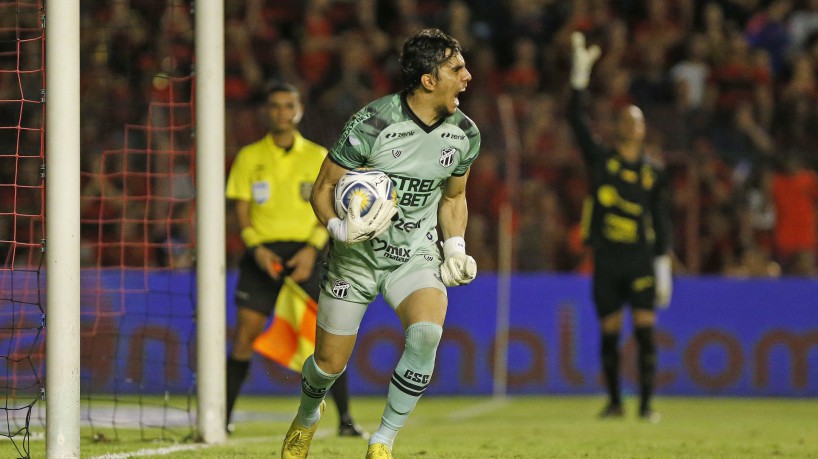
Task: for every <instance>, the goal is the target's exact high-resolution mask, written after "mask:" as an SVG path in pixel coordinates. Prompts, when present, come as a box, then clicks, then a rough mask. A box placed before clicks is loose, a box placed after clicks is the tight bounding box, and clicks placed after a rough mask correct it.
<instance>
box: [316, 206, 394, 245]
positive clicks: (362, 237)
mask: <svg viewBox="0 0 818 459" xmlns="http://www.w3.org/2000/svg"><path fill="white" fill-rule="evenodd" d="M362 202H363V199H362V198H361V197H360V196H353V197H352V199H350V200H349V207H348V208H347V216H346V218H344V219H343V220H341V219H340V218H331V219H330V221H329V223H328V224H327V231H329V234H330V236H332V237H333V238H334V239H336V240H338V241H341V242H346V243H347V244H352V243H355V242H363V241H368V240H370V239H372V238H373V237H375V236H378V235H379V234H381V233H383V232H384V231H386V230H387V228H389V225H390V224H391V223H392V217H394V216H395V214H396V213H397V212H398V209H397V207H395V202H394V201H392V200H391V199H383V198H378V199H377V200H376V201H375V202H374V203H373V204H372V207H371V208H370V209H369V212H367V213H366V215H361V204H362Z"/></svg>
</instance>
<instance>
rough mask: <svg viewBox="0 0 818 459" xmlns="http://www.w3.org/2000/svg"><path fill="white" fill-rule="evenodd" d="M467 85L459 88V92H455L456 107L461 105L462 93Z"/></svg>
mask: <svg viewBox="0 0 818 459" xmlns="http://www.w3.org/2000/svg"><path fill="white" fill-rule="evenodd" d="M465 91H466V87H465V86H463V87H462V88H460V89H458V90H457V92H456V93H455V94H454V108H457V107H459V106H460V93H462V92H465Z"/></svg>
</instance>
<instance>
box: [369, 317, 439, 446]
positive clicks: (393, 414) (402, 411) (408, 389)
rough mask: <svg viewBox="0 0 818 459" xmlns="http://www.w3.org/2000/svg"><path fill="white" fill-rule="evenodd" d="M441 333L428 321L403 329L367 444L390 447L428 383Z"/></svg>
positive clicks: (437, 326) (436, 326)
mask: <svg viewBox="0 0 818 459" xmlns="http://www.w3.org/2000/svg"><path fill="white" fill-rule="evenodd" d="M442 334H443V327H441V326H440V325H438V324H435V323H432V322H418V323H414V324H412V325H410V326H409V327H407V328H406V345H405V348H404V350H403V355H402V356H401V358H400V360H399V361H398V366H397V367H396V368H395V372H394V373H393V374H392V381H391V382H390V383H389V394H388V396H387V399H386V408H384V410H383V416H382V417H381V426H380V427H379V428H378V431H377V432H375V433H374V434H373V435H372V437H371V438H370V439H369V444H370V445H371V444H374V443H384V444H386V445H388V446H389V447H390V448H391V447H392V444H393V443H394V441H395V437H396V436H397V435H398V431H399V430H400V429H401V427H403V426H404V424H406V419H407V418H408V417H409V414H410V413H411V412H412V410H414V409H415V405H417V403H418V400H419V399H420V396H421V395H423V392H424V391H425V390H426V386H428V385H429V380H430V379H431V378H432V370H434V368H435V354H436V352H437V345H438V343H440V337H441V335H442Z"/></svg>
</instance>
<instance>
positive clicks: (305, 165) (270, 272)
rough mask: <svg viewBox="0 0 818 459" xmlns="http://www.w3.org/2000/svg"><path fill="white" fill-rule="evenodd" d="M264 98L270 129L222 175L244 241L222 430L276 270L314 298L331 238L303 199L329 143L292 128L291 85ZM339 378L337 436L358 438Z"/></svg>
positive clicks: (298, 108) (267, 309)
mask: <svg viewBox="0 0 818 459" xmlns="http://www.w3.org/2000/svg"><path fill="white" fill-rule="evenodd" d="M264 103H265V107H264V108H265V110H264V112H265V113H266V114H267V117H268V119H267V121H268V123H269V129H270V131H269V133H268V134H267V135H265V136H264V137H263V138H262V139H261V140H258V141H257V142H254V143H252V144H250V145H247V146H245V147H244V148H242V149H241V150H240V151H239V153H238V155H237V156H236V159H235V161H234V162H233V165H232V167H231V169H230V175H229V177H228V179H227V197H228V198H229V199H232V200H234V201H235V212H236V218H237V219H238V222H239V225H240V226H241V228H242V230H241V237H242V239H243V240H244V244H245V247H246V251H245V254H244V256H243V257H242V259H241V262H240V266H239V280H238V285H237V286H236V295H235V302H236V309H237V315H238V317H237V329H236V333H235V336H234V338H233V345H232V352H231V353H230V356H229V357H228V359H227V429H228V432H229V431H231V430H232V423H231V418H232V412H233V406H234V404H235V402H236V398H237V397H238V394H239V392H240V390H241V386H242V384H243V383H244V380H245V378H246V377H247V373H248V370H249V368H250V360H251V358H252V356H253V341H254V340H255V339H256V337H257V336H258V335H259V334H260V333H261V332H262V331H264V327H265V325H266V324H267V320H268V318H269V317H270V315H271V314H272V313H273V308H274V307H275V302H276V298H277V297H278V293H279V291H280V290H281V287H282V284H283V278H282V276H290V277H291V278H292V280H294V281H295V282H297V283H298V284H300V285H301V287H302V288H304V290H305V291H306V292H307V293H309V294H310V296H312V297H313V298H318V289H319V273H318V271H319V269H316V268H317V265H318V263H319V262H320V261H321V259H322V253H323V249H324V246H325V245H326V243H327V240H328V239H329V236H328V234H327V231H326V229H325V228H324V226H323V225H321V223H320V222H319V221H318V218H317V217H316V216H315V213H314V212H313V210H312V206H311V205H310V201H309V199H310V192H311V191H312V184H313V182H314V181H315V178H316V177H317V176H318V171H319V169H320V168H321V163H322V162H323V161H324V157H325V156H326V155H327V149H326V148H324V147H322V146H321V145H318V144H316V143H313V142H311V141H309V140H307V139H305V138H304V137H302V136H301V134H300V133H299V132H298V130H297V129H296V126H297V125H298V122H299V121H300V120H301V116H302V114H303V106H302V104H301V97H300V94H299V92H298V90H297V89H296V88H295V87H294V86H293V85H290V84H288V83H284V82H276V83H273V84H271V85H269V86H268V87H267V89H266V91H265V93H264ZM343 379H344V380H343V382H341V381H336V383H335V385H334V386H333V388H332V396H333V398H334V400H335V403H336V405H337V406H338V412H339V416H340V426H339V429H338V434H339V435H342V436H361V435H363V432H362V431H361V430H360V428H359V427H358V426H357V425H356V424H355V423H354V422H353V421H352V418H351V417H350V414H349V391H348V388H347V382H346V378H343ZM339 382H341V384H339Z"/></svg>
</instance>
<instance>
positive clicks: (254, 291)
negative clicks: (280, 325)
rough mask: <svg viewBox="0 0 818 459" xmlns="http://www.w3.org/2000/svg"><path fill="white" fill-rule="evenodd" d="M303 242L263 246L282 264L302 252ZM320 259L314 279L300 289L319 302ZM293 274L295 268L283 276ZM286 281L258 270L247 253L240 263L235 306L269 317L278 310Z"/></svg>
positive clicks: (247, 252)
mask: <svg viewBox="0 0 818 459" xmlns="http://www.w3.org/2000/svg"><path fill="white" fill-rule="evenodd" d="M304 245H305V243H304V242H272V243H266V244H264V246H265V247H267V248H268V249H270V250H272V251H273V252H275V253H276V254H277V255H278V256H279V257H281V259H282V260H283V261H285V262H286V260H289V259H290V258H291V257H292V256H293V255H295V253H296V252H298V250H299V249H301V248H302V247H304ZM320 259H321V257H320V256H319V260H318V263H317V264H316V266H315V268H314V269H313V270H312V276H310V278H309V279H308V280H307V281H306V282H302V283H300V284H299V285H301V287H302V288H303V289H304V291H305V292H307V293H308V294H309V295H310V296H312V297H313V298H316V299H317V298H318V290H319V280H320V276H321V273H320V271H321V269H322V263H321V260H320ZM291 272H292V268H286V267H285V268H284V272H283V273H282V274H283V275H285V276H286V275H288V274H290V273H291ZM282 285H283V280H282V279H279V280H275V279H273V278H272V277H270V275H269V274H267V272H266V271H263V270H262V269H261V268H259V266H258V264H257V263H256V260H255V258H254V257H253V252H252V251H250V250H248V251H245V252H244V256H242V257H241V261H240V262H239V280H238V284H237V285H236V294H235V301H236V306H238V307H242V308H249V309H252V310H254V311H258V312H260V313H262V314H264V315H267V316H269V315H270V314H272V312H273V309H274V308H275V304H276V298H278V292H279V291H280V290H281V286H282Z"/></svg>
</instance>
